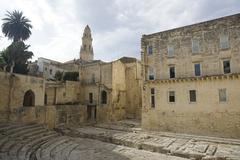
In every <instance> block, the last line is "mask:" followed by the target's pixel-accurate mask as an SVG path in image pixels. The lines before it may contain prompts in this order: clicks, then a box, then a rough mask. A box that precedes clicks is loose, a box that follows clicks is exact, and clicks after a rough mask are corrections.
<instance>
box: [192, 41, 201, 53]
mask: <svg viewBox="0 0 240 160" xmlns="http://www.w3.org/2000/svg"><path fill="white" fill-rule="evenodd" d="M199 52H200V47H199V40H196V39H193V40H192V53H193V54H197V53H199Z"/></svg>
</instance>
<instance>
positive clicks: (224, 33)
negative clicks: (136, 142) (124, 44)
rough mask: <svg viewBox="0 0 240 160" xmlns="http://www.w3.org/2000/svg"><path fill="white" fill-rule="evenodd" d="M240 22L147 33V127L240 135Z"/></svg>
mask: <svg viewBox="0 0 240 160" xmlns="http://www.w3.org/2000/svg"><path fill="white" fill-rule="evenodd" d="M239 21H240V14H237V15H233V16H228V17H223V18H220V19H216V20H212V21H207V22H203V23H199V24H194V25H190V26H185V27H181V28H177V29H173V30H168V31H163V32H159V33H154V34H150V35H143V37H142V46H141V47H142V48H141V50H142V64H143V74H144V79H145V82H144V87H143V112H142V125H143V127H144V128H145V129H152V130H160V131H171V132H182V133H194V134H201V135H214V136H222V137H232V138H240V137H239V135H240V121H239V117H240V108H239V104H240V101H239V98H237V97H239V96H240V88H239V85H238V84H239V82H240V81H239V73H240V66H239V62H240V23H239Z"/></svg>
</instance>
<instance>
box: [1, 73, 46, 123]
mask: <svg viewBox="0 0 240 160" xmlns="http://www.w3.org/2000/svg"><path fill="white" fill-rule="evenodd" d="M0 81H1V83H0V91H1V92H0V113H1V116H0V117H1V118H3V117H4V118H3V119H5V118H7V116H8V114H6V113H8V112H11V111H13V110H14V109H17V108H19V107H22V106H23V101H24V95H25V93H26V92H27V91H29V90H31V91H32V92H33V93H34V96H35V102H34V103H35V104H34V105H35V106H43V105H44V90H45V83H44V80H43V79H42V78H37V77H32V76H24V75H19V74H9V73H7V72H0Z"/></svg>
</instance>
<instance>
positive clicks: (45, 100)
mask: <svg viewBox="0 0 240 160" xmlns="http://www.w3.org/2000/svg"><path fill="white" fill-rule="evenodd" d="M44 105H47V94H45V95H44Z"/></svg>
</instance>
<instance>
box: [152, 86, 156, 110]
mask: <svg viewBox="0 0 240 160" xmlns="http://www.w3.org/2000/svg"><path fill="white" fill-rule="evenodd" d="M151 107H152V108H155V89H154V88H151Z"/></svg>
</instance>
